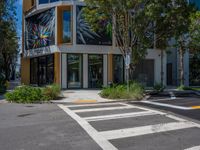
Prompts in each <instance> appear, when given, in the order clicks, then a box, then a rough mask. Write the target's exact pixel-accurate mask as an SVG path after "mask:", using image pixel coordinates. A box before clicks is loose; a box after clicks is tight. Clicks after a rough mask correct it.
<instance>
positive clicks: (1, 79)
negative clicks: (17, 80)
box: [0, 73, 6, 94]
mask: <svg viewBox="0 0 200 150" xmlns="http://www.w3.org/2000/svg"><path fill="white" fill-rule="evenodd" d="M5 92H6V79H5V76H4V75H3V74H2V73H0V94H3V93H5Z"/></svg>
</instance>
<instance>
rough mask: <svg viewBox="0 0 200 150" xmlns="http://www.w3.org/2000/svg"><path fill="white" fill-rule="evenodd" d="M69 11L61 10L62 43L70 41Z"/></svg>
mask: <svg viewBox="0 0 200 150" xmlns="http://www.w3.org/2000/svg"><path fill="white" fill-rule="evenodd" d="M71 37H72V32H71V11H70V10H65V11H63V43H71Z"/></svg>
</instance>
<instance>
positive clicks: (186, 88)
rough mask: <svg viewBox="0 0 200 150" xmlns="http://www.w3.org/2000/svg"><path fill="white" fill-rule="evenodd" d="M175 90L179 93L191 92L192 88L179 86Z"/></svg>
mask: <svg viewBox="0 0 200 150" xmlns="http://www.w3.org/2000/svg"><path fill="white" fill-rule="evenodd" d="M177 89H178V90H181V91H186V90H193V89H192V88H190V87H187V86H184V85H180V86H179V87H178V88H177Z"/></svg>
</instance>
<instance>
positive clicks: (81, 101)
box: [74, 100, 97, 103]
mask: <svg viewBox="0 0 200 150" xmlns="http://www.w3.org/2000/svg"><path fill="white" fill-rule="evenodd" d="M96 102H97V100H76V101H74V103H96Z"/></svg>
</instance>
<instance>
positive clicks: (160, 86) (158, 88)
mask: <svg viewBox="0 0 200 150" xmlns="http://www.w3.org/2000/svg"><path fill="white" fill-rule="evenodd" d="M153 89H154V90H155V91H156V92H158V93H160V92H163V91H164V89H165V86H164V85H163V84H162V83H156V84H155V85H154V87H153Z"/></svg>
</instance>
